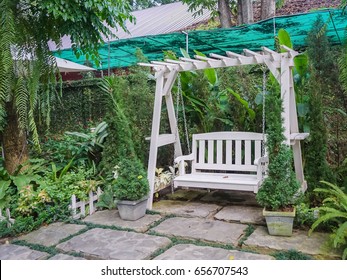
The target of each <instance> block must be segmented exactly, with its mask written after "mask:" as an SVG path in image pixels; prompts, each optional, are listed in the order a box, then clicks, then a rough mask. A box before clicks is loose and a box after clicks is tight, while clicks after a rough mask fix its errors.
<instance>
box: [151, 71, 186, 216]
mask: <svg viewBox="0 0 347 280" xmlns="http://www.w3.org/2000/svg"><path fill="white" fill-rule="evenodd" d="M177 74H178V72H177V71H174V70H173V71H170V72H167V71H165V68H162V69H160V70H159V71H157V72H156V73H155V78H156V88H155V98H154V110H153V121H152V131H151V137H150V150H149V159H148V169H147V178H148V183H149V187H150V193H149V199H148V202H147V209H152V204H153V194H154V183H155V169H156V165H157V157H158V148H159V147H161V146H164V145H168V144H174V145H175V156H180V155H182V149H181V142H180V138H179V132H178V128H177V125H176V124H177V120H176V116H175V109H174V104H173V100H172V94H171V89H172V86H173V84H174V82H175V80H176V78H177ZM163 97H165V101H166V107H167V111H168V117H169V123H170V130H171V134H162V135H159V133H160V121H161V110H162V101H163Z"/></svg>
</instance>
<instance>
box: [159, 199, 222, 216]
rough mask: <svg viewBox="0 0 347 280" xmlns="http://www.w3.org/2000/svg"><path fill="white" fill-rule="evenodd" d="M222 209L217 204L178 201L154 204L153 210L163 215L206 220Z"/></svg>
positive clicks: (164, 201) (162, 201) (163, 201)
mask: <svg viewBox="0 0 347 280" xmlns="http://www.w3.org/2000/svg"><path fill="white" fill-rule="evenodd" d="M220 208H221V207H220V206H218V205H216V204H206V203H200V202H187V201H176V200H161V201H159V202H156V203H154V204H153V210H154V211H157V212H160V213H161V214H167V215H168V214H174V215H177V216H183V217H200V218H206V217H208V216H209V215H211V214H214V213H216V212H217V211H218V210H219V209H220Z"/></svg>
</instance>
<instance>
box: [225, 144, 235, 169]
mask: <svg viewBox="0 0 347 280" xmlns="http://www.w3.org/2000/svg"><path fill="white" fill-rule="evenodd" d="M225 142H226V144H225V150H226V151H225V152H226V155H225V163H226V164H232V163H233V158H232V156H233V146H232V144H233V141H232V140H226V141H225Z"/></svg>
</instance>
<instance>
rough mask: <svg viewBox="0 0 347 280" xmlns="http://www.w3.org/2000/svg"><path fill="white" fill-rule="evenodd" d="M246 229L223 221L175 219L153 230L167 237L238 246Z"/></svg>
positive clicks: (168, 220) (244, 226)
mask: <svg viewBox="0 0 347 280" xmlns="http://www.w3.org/2000/svg"><path fill="white" fill-rule="evenodd" d="M246 228H247V226H246V225H240V224H231V223H226V222H221V221H214V220H206V219H200V218H183V217H175V218H171V219H167V220H165V221H163V222H162V223H160V224H159V225H158V226H156V227H155V228H153V229H152V230H153V231H154V232H156V233H160V234H162V235H166V236H175V237H181V238H186V239H197V240H202V241H207V242H217V243H223V244H231V245H235V246H236V245H237V242H238V240H239V238H240V237H241V236H242V234H243V232H244V231H245V230H246Z"/></svg>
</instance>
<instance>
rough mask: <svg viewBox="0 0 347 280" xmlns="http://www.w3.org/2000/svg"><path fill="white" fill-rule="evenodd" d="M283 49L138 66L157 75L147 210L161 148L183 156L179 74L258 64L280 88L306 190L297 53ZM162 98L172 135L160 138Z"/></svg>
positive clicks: (290, 142)
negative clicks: (175, 95)
mask: <svg viewBox="0 0 347 280" xmlns="http://www.w3.org/2000/svg"><path fill="white" fill-rule="evenodd" d="M281 48H282V50H283V51H284V52H282V53H277V52H275V51H273V50H271V49H269V48H266V47H263V48H262V52H254V51H251V50H248V49H244V52H243V54H237V53H233V52H226V56H223V55H218V54H213V53H212V54H210V57H204V56H199V55H195V56H194V59H191V58H185V57H181V58H179V60H172V59H166V60H165V61H152V62H151V63H139V65H142V66H148V67H152V68H153V70H154V71H155V78H156V90H155V101H154V111H153V123H152V132H151V137H150V154H149V162H148V181H149V185H150V189H151V192H150V198H149V201H148V206H147V207H148V209H151V208H152V199H153V192H154V181H155V168H156V162H157V155H158V148H159V147H161V146H165V145H169V144H174V146H175V157H178V156H181V155H182V149H181V143H180V137H179V133H178V127H177V120H176V116H175V108H174V103H173V100H172V94H171V90H172V87H173V85H174V83H175V80H176V78H177V76H178V73H179V72H184V71H195V70H203V69H209V68H213V69H216V68H225V67H234V66H244V65H255V64H263V65H266V66H267V67H268V69H269V70H270V72H271V73H272V74H273V75H274V77H275V78H276V80H277V81H278V83H279V84H280V86H281V98H282V100H283V112H282V118H283V120H284V123H283V126H284V129H285V131H284V134H285V137H286V144H288V145H292V150H293V158H294V166H295V173H296V178H297V179H298V181H299V182H300V183H301V188H302V190H303V191H305V190H306V188H307V186H306V181H305V179H304V174H303V166H302V155H301V146H300V140H303V139H305V138H306V137H307V136H308V133H300V132H299V126H298V118H297V110H296V102H295V92H294V81H293V71H292V70H293V67H294V57H295V56H297V55H298V52H296V51H294V50H292V49H290V48H288V47H286V46H281ZM163 98H165V102H166V108H167V112H168V117H169V123H170V130H171V133H170V134H162V135H160V134H159V131H160V119H161V110H162V102H163Z"/></svg>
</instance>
